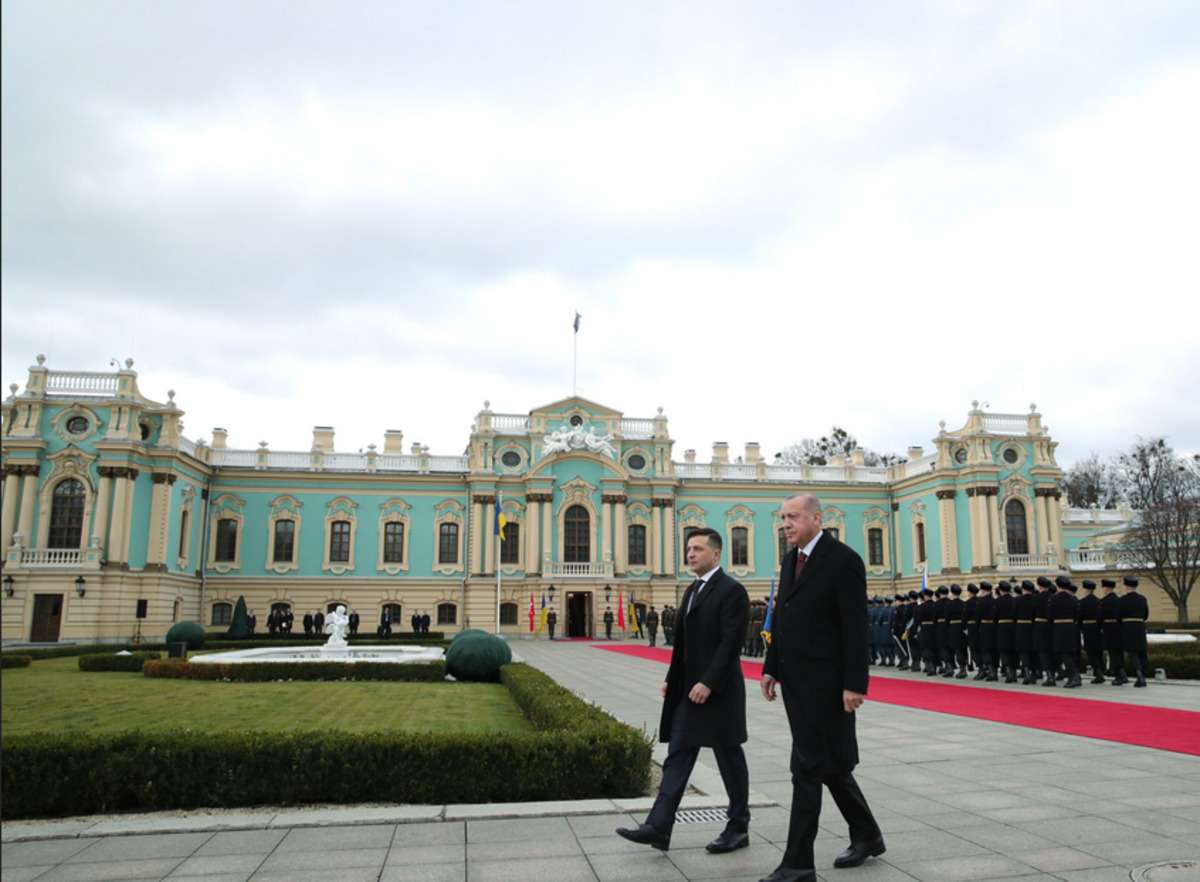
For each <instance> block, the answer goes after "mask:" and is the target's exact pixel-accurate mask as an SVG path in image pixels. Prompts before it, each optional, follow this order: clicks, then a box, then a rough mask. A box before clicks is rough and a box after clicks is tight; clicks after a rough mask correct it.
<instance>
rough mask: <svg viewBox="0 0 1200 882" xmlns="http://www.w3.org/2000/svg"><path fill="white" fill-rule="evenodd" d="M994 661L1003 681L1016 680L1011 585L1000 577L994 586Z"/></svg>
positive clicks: (1015, 636) (1014, 631)
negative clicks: (997, 594)
mask: <svg viewBox="0 0 1200 882" xmlns="http://www.w3.org/2000/svg"><path fill="white" fill-rule="evenodd" d="M996 590H997V591H998V592H999V596H998V597H997V598H996V607H995V608H996V660H997V661H996V663H997V664H998V665H999V666H1000V673H1001V674H1003V675H1004V682H1005V683H1016V682H1017V627H1016V612H1015V601H1014V600H1013V596H1012V585H1011V584H1010V583H1009V582H1008V580H1007V579H1002V580H1001V581H1000V583H999V584H998V585H997V586H996Z"/></svg>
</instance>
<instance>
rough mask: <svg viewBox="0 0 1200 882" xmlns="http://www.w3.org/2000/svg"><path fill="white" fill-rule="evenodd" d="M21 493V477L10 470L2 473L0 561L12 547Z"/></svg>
mask: <svg viewBox="0 0 1200 882" xmlns="http://www.w3.org/2000/svg"><path fill="white" fill-rule="evenodd" d="M20 492H21V476H20V475H18V474H17V473H16V472H15V471H13V470H10V471H7V472H5V473H4V514H3V517H2V518H0V560H3V559H4V556H5V555H6V554H8V547H9V546H10V545H12V537H13V530H14V529H15V528H16V526H17V496H18V495H19V494H20Z"/></svg>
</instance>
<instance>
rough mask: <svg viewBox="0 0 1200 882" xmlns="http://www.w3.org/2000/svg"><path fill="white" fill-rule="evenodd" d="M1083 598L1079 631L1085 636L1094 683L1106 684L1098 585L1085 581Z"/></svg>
mask: <svg viewBox="0 0 1200 882" xmlns="http://www.w3.org/2000/svg"><path fill="white" fill-rule="evenodd" d="M1083 591H1084V594H1083V597H1082V598H1080V600H1079V630H1080V632H1081V633H1082V635H1083V651H1084V652H1086V653H1087V659H1088V664H1089V665H1091V666H1092V682H1093V683H1103V682H1104V636H1103V635H1102V634H1101V633H1100V598H1099V597H1097V596H1096V583H1095V582H1093V581H1092V580H1091V579H1084V580H1083Z"/></svg>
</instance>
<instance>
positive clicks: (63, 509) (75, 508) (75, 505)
mask: <svg viewBox="0 0 1200 882" xmlns="http://www.w3.org/2000/svg"><path fill="white" fill-rule="evenodd" d="M85 498H86V496H85V495H84V491H83V482H82V481H77V480H75V479H74V478H67V479H66V480H65V481H59V482H58V486H57V487H55V488H54V496H53V498H52V499H51V502H50V547H51V548H79V547H81V546H82V545H83V502H84V499H85Z"/></svg>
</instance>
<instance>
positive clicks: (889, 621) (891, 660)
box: [879, 597, 898, 668]
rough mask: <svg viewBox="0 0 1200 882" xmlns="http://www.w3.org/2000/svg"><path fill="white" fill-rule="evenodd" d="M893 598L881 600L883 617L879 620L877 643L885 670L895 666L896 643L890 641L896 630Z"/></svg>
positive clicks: (892, 640)
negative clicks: (878, 642)
mask: <svg viewBox="0 0 1200 882" xmlns="http://www.w3.org/2000/svg"><path fill="white" fill-rule="evenodd" d="M893 602H894V598H892V597H884V598H883V615H882V617H881V618H880V626H879V641H880V644H879V645H880V647H881V650H880V651H881V652H882V653H883V666H884V667H885V668H893V667H895V666H896V641H895V640H894V639H892V636H893V634H894V633H895V630H896V619H897V618H898V616H897V614H896V607H895V606H893V605H892V604H893Z"/></svg>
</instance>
